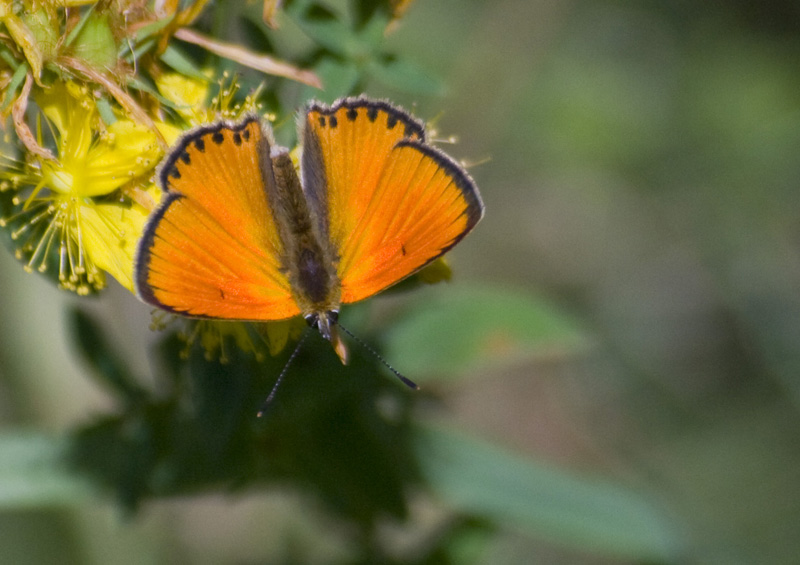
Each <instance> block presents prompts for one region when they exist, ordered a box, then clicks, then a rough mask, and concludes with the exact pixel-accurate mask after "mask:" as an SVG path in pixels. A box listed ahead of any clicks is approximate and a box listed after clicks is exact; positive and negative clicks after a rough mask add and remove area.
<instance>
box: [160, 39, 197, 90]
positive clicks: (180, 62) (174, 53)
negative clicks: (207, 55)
mask: <svg viewBox="0 0 800 565" xmlns="http://www.w3.org/2000/svg"><path fill="white" fill-rule="evenodd" d="M161 60H162V61H163V62H164V63H166V64H167V65H169V66H170V67H172V68H173V69H174V70H176V71H178V72H179V73H181V74H182V75H186V76H187V77H191V78H196V79H198V80H203V81H206V80H208V77H207V76H205V75H204V74H203V72H202V71H201V70H200V69H198V68H197V66H195V64H194V61H192V60H191V59H190V58H189V57H187V56H186V55H184V54H183V52H182V51H181V50H180V49H178V48H177V47H175V46H174V45H168V46H167V48H166V49H165V50H164V52H163V53H162V54H161Z"/></svg>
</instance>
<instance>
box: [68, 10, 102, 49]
mask: <svg viewBox="0 0 800 565" xmlns="http://www.w3.org/2000/svg"><path fill="white" fill-rule="evenodd" d="M94 7H95V5H94V4H93V5H91V6H89V9H88V10H86V11H85V12H84V13H83V15H82V16H81V19H80V21H79V22H78V23H77V25H76V26H75V27H73V28H72V29H71V30H70V32H69V34H68V35H67V38H66V39H65V40H64V45H68V46H69V45H72V42H73V41H75V38H76V37H78V34H80V33H81V31H83V28H84V26H85V25H86V22H88V21H89V18H91V17H92V15H93V14H94Z"/></svg>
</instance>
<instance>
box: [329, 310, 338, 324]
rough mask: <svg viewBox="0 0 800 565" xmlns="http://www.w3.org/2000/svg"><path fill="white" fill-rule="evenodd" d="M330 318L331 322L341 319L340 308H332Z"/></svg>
mask: <svg viewBox="0 0 800 565" xmlns="http://www.w3.org/2000/svg"><path fill="white" fill-rule="evenodd" d="M328 319H329V320H330V322H331V324H335V323H336V322H338V321H339V311H338V310H331V311H330V312H328Z"/></svg>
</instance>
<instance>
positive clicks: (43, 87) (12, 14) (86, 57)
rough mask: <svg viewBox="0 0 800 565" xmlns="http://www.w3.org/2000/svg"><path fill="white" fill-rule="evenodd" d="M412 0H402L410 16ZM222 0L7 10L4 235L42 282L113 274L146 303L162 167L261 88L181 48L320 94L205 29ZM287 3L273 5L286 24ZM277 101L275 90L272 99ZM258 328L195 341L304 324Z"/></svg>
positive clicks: (17, 1) (269, 337)
mask: <svg viewBox="0 0 800 565" xmlns="http://www.w3.org/2000/svg"><path fill="white" fill-rule="evenodd" d="M408 3H409V2H393V3H392V4H391V6H392V8H391V9H392V12H391V14H393V17H399V15H400V14H401V13H402V11H403V10H404V9H405V7H407V4H408ZM207 4H208V0H194V1H189V2H155V3H152V2H148V1H146V0H107V1H103V2H97V1H91V0H14V1H4V2H2V3H0V93H1V94H0V125H1V126H2V127H3V128H4V130H5V131H6V136H5V141H4V144H2V145H0V228H2V231H3V232H4V234H5V235H6V239H7V240H10V244H11V247H12V249H13V251H14V253H15V255H16V256H17V258H18V259H19V260H20V261H21V262H22V263H23V265H24V267H25V269H26V270H28V271H36V272H39V273H42V274H44V275H45V276H48V277H51V278H53V279H54V280H56V281H57V284H58V285H59V286H60V287H61V288H63V289H66V290H69V291H73V292H75V293H77V294H79V295H86V294H90V293H94V292H97V291H100V290H101V289H103V288H104V287H105V285H106V278H107V276H108V275H110V276H112V277H113V278H114V279H116V280H117V281H118V282H119V283H120V284H121V285H123V286H124V287H125V288H127V289H128V290H130V291H131V292H133V290H134V285H133V263H134V255H135V252H136V248H137V243H138V240H139V239H140V237H141V234H142V230H143V228H144V225H145V223H146V220H147V217H148V214H149V213H150V212H151V211H152V210H153V209H154V207H155V206H156V204H157V203H158V202H159V200H160V197H161V195H160V193H159V188H158V187H157V186H156V184H155V183H154V177H155V174H154V173H155V169H156V167H157V165H158V163H159V161H160V160H161V158H162V157H163V155H164V153H165V151H166V150H167V149H168V147H169V146H170V145H171V144H172V143H173V142H174V141H175V140H176V139H177V138H178V137H179V136H180V135H181V133H182V132H184V131H186V130H187V129H189V128H191V127H194V126H196V125H199V124H203V123H207V122H210V121H213V120H216V119H220V118H227V119H237V118H238V117H240V116H241V115H242V114H244V113H245V112H253V111H257V112H260V113H262V114H263V111H262V109H261V106H260V104H259V102H258V100H259V99H260V98H263V96H262V95H263V94H264V92H263V91H262V90H259V89H256V90H255V91H254V92H251V93H250V94H249V95H247V96H245V97H242V96H241V95H240V94H242V93H240V92H239V86H238V84H237V80H236V78H235V77H231V76H229V75H228V74H227V73H223V74H222V75H221V76H220V77H219V78H217V77H215V76H214V72H213V71H211V70H207V69H203V68H198V67H196V66H194V64H193V63H192V62H191V60H190V59H189V58H188V57H186V55H185V54H184V53H183V52H181V51H180V50H179V49H178V48H176V47H175V46H174V42H173V41H172V39H173V38H178V39H180V41H181V42H183V43H189V44H192V45H193V46H194V48H202V49H205V50H207V51H208V52H210V53H212V54H214V55H216V56H218V57H223V58H226V59H229V60H232V61H234V62H236V63H239V64H241V65H244V66H248V67H251V68H255V69H257V70H259V71H261V72H262V73H266V74H268V75H269V74H271V75H277V76H281V77H284V78H288V79H290V80H292V81H296V82H300V83H305V84H307V85H310V86H316V87H319V86H320V82H319V79H318V78H317V76H316V75H315V74H313V73H312V72H309V71H306V70H302V69H298V68H296V67H294V66H292V65H290V64H288V63H286V62H284V61H280V60H277V59H275V58H273V57H271V56H268V55H265V54H258V53H253V52H250V51H248V50H247V49H245V48H243V47H240V46H237V45H232V44H229V43H224V42H220V41H217V40H215V39H213V38H210V37H207V36H204V35H202V34H200V33H199V32H197V31H196V30H195V29H193V27H192V24H193V23H194V22H195V21H196V20H197V18H198V17H199V16H200V14H201V13H202V12H203V10H204V8H205V7H206V5H207ZM280 4H281V3H280V2H275V1H266V2H264V18H265V21H266V22H267V23H268V24H270V25H274V24H275V23H276V20H275V15H276V12H277V10H278V9H279V8H280ZM270 94H274V93H270ZM251 330H252V328H249V329H247V331H244V330H242V329H241V328H237V327H235V326H231V325H228V326H220V327H218V328H217V327H214V326H213V325H209V324H208V323H203V324H199V325H195V326H191V327H189V329H188V330H187V331H186V332H185V335H186V336H187V340H188V341H189V342H191V341H193V340H196V341H199V342H201V343H202V344H203V345H204V347H205V348H206V351H207V352H209V354H211V355H213V356H218V357H220V358H224V357H225V351H224V347H223V345H224V341H225V340H226V339H231V338H232V339H233V341H235V342H236V343H237V344H238V345H239V346H240V347H241V348H243V349H245V350H252V351H254V352H256V353H258V352H259V351H260V350H261V348H262V345H264V344H266V347H267V348H268V349H269V351H270V352H271V353H275V352H276V351H277V350H279V349H280V348H282V347H283V345H284V344H285V342H286V339H287V336H288V335H289V334H290V333H296V331H297V326H296V325H295V324H271V325H270V327H269V328H260V329H256V330H255V331H251Z"/></svg>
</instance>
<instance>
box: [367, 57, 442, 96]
mask: <svg viewBox="0 0 800 565" xmlns="http://www.w3.org/2000/svg"><path fill="white" fill-rule="evenodd" d="M369 74H370V76H371V77H372V78H374V79H375V80H376V81H378V82H380V83H382V84H384V85H386V86H389V87H391V88H393V89H395V90H399V91H401V92H408V93H411V94H423V95H425V96H440V95H442V94H444V91H445V87H444V83H443V82H442V81H441V80H439V79H438V78H435V77H433V76H431V75H430V74H428V73H427V72H426V71H425V70H424V69H422V68H420V67H418V66H417V65H415V64H414V63H411V62H410V61H407V60H405V59H395V58H391V57H390V58H388V59H387V60H386V61H385V62H384V63H378V62H376V61H371V62H370V63H369Z"/></svg>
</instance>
